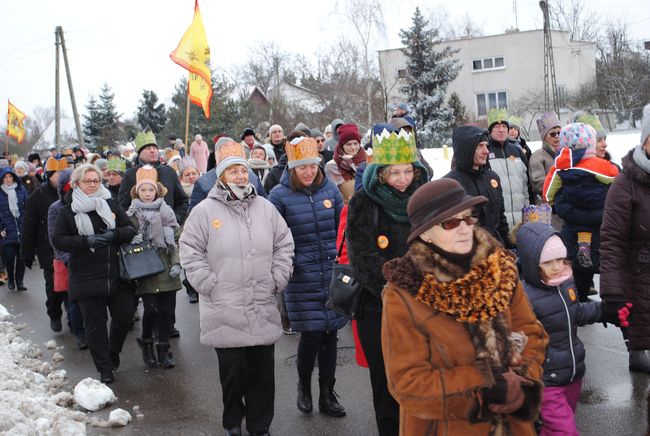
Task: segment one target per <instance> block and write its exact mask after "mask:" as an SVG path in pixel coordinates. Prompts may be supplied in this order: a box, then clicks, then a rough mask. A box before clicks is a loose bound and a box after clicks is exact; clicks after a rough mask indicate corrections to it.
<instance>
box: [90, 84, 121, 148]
mask: <svg viewBox="0 0 650 436" xmlns="http://www.w3.org/2000/svg"><path fill="white" fill-rule="evenodd" d="M114 98H115V94H113V93H112V92H111V88H110V86H108V84H107V83H104V86H102V90H101V94H100V95H99V101H100V103H99V106H98V112H99V122H100V135H99V138H98V139H99V142H100V144H95V145H96V146H97V145H101V146H102V148H112V147H114V146H115V145H116V144H117V142H118V141H120V140H121V139H124V138H123V137H124V134H123V132H122V131H121V130H120V117H121V114H118V113H117V111H116V110H115V103H113V99H114Z"/></svg>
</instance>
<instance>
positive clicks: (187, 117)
mask: <svg viewBox="0 0 650 436" xmlns="http://www.w3.org/2000/svg"><path fill="white" fill-rule="evenodd" d="M191 74H192V73H190V74H189V75H188V76H187V107H186V109H185V146H186V147H187V144H189V143H188V142H187V137H188V136H189V132H190V75H191Z"/></svg>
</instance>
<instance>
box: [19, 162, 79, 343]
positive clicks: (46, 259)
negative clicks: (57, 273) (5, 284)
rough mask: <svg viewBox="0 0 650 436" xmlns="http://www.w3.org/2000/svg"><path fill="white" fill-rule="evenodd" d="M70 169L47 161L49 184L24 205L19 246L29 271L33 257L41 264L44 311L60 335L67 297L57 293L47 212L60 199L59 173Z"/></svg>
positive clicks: (47, 182) (65, 165) (43, 186)
mask: <svg viewBox="0 0 650 436" xmlns="http://www.w3.org/2000/svg"><path fill="white" fill-rule="evenodd" d="M67 166H68V164H67V161H66V159H65V158H61V159H58V160H57V159H56V158H54V157H50V158H49V159H48V160H47V163H46V165H45V174H46V176H47V181H46V182H45V183H43V184H42V185H41V186H40V187H38V188H37V189H36V190H35V191H34V192H33V193H32V195H30V196H29V197H28V198H27V203H26V204H25V221H24V222H23V233H22V241H21V244H20V248H21V254H20V257H21V259H22V260H23V262H24V263H25V266H26V267H27V268H29V269H32V264H33V263H34V256H36V257H38V264H39V266H40V267H41V269H42V270H43V277H44V278H45V295H46V300H45V307H46V308H47V315H48V316H49V317H50V328H51V329H52V331H54V332H60V331H61V328H62V325H61V315H62V314H63V309H62V308H61V306H62V305H63V304H64V303H65V300H66V294H65V293H56V292H54V266H53V265H52V259H53V253H52V246H51V245H50V241H49V239H48V233H47V211H48V209H49V207H50V205H51V204H52V203H54V202H55V201H57V200H58V199H59V194H58V192H57V190H56V184H57V181H58V178H59V171H62V170H64V169H66V168H67Z"/></svg>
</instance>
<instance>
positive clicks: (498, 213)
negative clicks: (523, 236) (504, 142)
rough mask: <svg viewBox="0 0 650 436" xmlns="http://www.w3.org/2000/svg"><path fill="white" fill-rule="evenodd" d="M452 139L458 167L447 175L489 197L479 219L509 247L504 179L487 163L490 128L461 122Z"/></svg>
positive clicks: (480, 210)
mask: <svg viewBox="0 0 650 436" xmlns="http://www.w3.org/2000/svg"><path fill="white" fill-rule="evenodd" d="M452 139H453V148H454V159H455V161H456V168H455V169H453V170H452V171H450V172H449V173H447V175H445V177H447V178H450V179H455V180H457V181H458V182H459V183H460V184H461V185H462V186H463V188H464V189H465V191H466V192H467V193H468V194H469V195H472V196H477V195H482V196H484V197H486V198H487V199H488V200H490V201H488V202H487V203H483V204H482V205H481V206H478V212H479V223H480V224H481V227H483V228H484V229H485V230H487V231H488V232H490V234H491V235H492V236H494V237H495V238H497V239H498V240H499V241H500V242H501V243H502V244H503V245H504V246H506V247H510V246H511V245H512V244H511V242H510V240H509V239H508V232H509V228H508V221H507V220H506V216H505V214H504V208H503V192H502V191H501V180H500V179H499V176H498V175H497V174H496V173H495V172H494V171H492V170H491V169H490V168H489V167H488V166H487V158H488V154H489V152H488V147H487V145H488V132H487V131H486V130H484V129H481V128H480V127H475V126H460V127H458V128H456V129H455V130H454V133H453V137H452Z"/></svg>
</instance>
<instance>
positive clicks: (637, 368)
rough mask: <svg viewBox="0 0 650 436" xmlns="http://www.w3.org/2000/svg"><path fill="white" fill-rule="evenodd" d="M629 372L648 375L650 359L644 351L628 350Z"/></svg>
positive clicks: (649, 372)
mask: <svg viewBox="0 0 650 436" xmlns="http://www.w3.org/2000/svg"><path fill="white" fill-rule="evenodd" d="M629 367H630V371H632V372H644V373H646V374H650V357H648V353H647V352H646V351H645V350H630V360H629Z"/></svg>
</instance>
